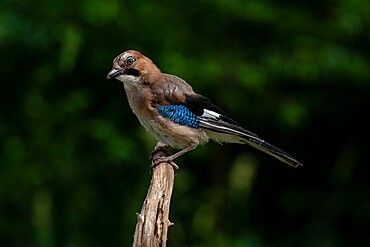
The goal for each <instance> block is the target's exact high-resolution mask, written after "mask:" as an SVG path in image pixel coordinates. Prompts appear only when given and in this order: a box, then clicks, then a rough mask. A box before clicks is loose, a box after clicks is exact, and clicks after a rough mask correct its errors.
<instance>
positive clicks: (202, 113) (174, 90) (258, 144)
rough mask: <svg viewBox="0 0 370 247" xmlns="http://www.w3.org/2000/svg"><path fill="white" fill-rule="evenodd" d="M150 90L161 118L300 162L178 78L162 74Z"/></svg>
mask: <svg viewBox="0 0 370 247" xmlns="http://www.w3.org/2000/svg"><path fill="white" fill-rule="evenodd" d="M152 89H153V92H154V93H155V94H156V99H157V100H158V101H157V102H156V103H157V110H158V112H159V113H160V114H161V115H162V116H163V117H165V118H167V119H170V120H172V121H173V122H175V123H178V124H181V125H185V126H188V127H191V128H202V129H204V130H206V131H207V133H208V136H209V138H211V139H213V140H215V141H218V142H231V143H243V144H248V145H249V146H252V147H254V148H256V149H258V150H260V151H262V152H265V153H267V154H269V155H271V156H273V157H275V158H277V159H279V160H281V161H283V162H285V163H287V164H289V165H291V166H293V167H297V166H299V165H302V164H301V163H300V162H299V161H297V160H296V159H295V158H293V157H292V156H290V155H289V154H287V153H286V152H284V151H283V150H281V149H279V148H277V147H275V146H274V145H272V144H270V143H268V142H266V141H264V140H263V139H261V138H260V137H259V136H257V135H256V134H254V133H252V132H251V131H248V130H246V129H244V128H242V127H241V126H240V125H239V124H238V123H237V122H236V121H235V120H233V119H232V118H230V117H229V116H227V114H226V113H225V112H224V111H222V110H221V109H220V108H219V107H217V106H215V105H214V104H212V102H211V101H210V100H209V99H208V98H206V97H204V96H202V95H199V94H196V93H195V92H194V91H193V89H192V87H191V86H190V85H189V84H187V83H186V82H185V81H184V80H182V79H181V78H179V77H177V76H174V75H169V74H163V77H162V79H161V81H160V83H156V84H155V85H153V88H152Z"/></svg>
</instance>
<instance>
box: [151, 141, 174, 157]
mask: <svg viewBox="0 0 370 247" xmlns="http://www.w3.org/2000/svg"><path fill="white" fill-rule="evenodd" d="M169 150H170V147H168V146H166V145H164V144H162V143H160V142H158V143H157V145H155V147H154V150H153V151H152V152H151V153H150V156H149V161H152V160H154V159H155V158H154V157H155V156H156V155H157V154H158V152H163V153H165V154H166V155H168V151H169Z"/></svg>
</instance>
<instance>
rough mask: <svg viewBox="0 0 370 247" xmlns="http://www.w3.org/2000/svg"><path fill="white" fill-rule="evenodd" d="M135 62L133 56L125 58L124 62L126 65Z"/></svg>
mask: <svg viewBox="0 0 370 247" xmlns="http://www.w3.org/2000/svg"><path fill="white" fill-rule="evenodd" d="M134 62H135V59H134V58H133V57H128V58H127V59H126V64H127V65H132V64H133V63H134Z"/></svg>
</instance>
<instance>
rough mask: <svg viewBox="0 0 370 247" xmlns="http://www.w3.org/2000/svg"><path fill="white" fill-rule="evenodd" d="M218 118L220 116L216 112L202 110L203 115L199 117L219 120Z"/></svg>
mask: <svg viewBox="0 0 370 247" xmlns="http://www.w3.org/2000/svg"><path fill="white" fill-rule="evenodd" d="M220 116H221V114H219V113H217V112H214V111H210V110H207V109H204V110H203V115H202V116H201V117H202V118H210V119H215V120H218V119H220Z"/></svg>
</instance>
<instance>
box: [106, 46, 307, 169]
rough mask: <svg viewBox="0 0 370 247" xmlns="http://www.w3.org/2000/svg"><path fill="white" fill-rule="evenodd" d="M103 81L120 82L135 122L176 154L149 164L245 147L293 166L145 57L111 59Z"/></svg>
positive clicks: (293, 163) (130, 54)
mask: <svg viewBox="0 0 370 247" xmlns="http://www.w3.org/2000/svg"><path fill="white" fill-rule="evenodd" d="M107 78H108V79H110V78H116V79H118V80H120V81H122V82H123V84H124V88H125V91H126V95H127V99H128V102H129V105H130V107H131V108H132V110H133V112H134V113H135V115H136V116H137V117H138V119H139V121H140V123H141V124H142V125H143V126H144V127H145V128H146V129H147V130H148V131H149V132H150V133H151V134H152V135H153V136H154V137H155V138H156V139H157V140H158V142H159V143H158V145H157V146H161V147H172V148H177V149H181V150H180V151H179V152H177V153H175V154H173V155H170V156H168V157H162V158H160V159H158V160H155V161H154V164H159V163H161V162H170V163H172V164H174V163H173V162H172V161H173V160H174V159H175V158H177V157H179V156H181V155H183V154H184V153H186V152H188V151H190V150H192V149H194V148H195V147H196V146H197V145H199V144H203V143H206V142H207V141H208V140H209V139H213V140H215V141H217V142H233V143H242V144H248V145H250V146H252V147H254V148H257V149H259V150H261V151H263V152H265V153H267V154H269V155H271V156H274V157H275V158H277V159H279V160H281V161H283V162H285V163H287V164H289V165H291V166H294V167H297V166H299V165H301V163H300V162H299V161H297V160H296V159H295V158H293V157H292V156H290V155H289V154H287V153H286V152H284V151H282V150H281V149H279V148H277V147H275V146H273V145H271V144H270V143H268V142H266V141H264V140H262V139H261V138H260V137H258V136H257V135H255V134H254V133H252V132H250V131H248V130H245V129H244V128H242V127H241V126H239V124H238V123H237V122H236V121H234V120H232V119H231V118H230V117H228V116H227V115H226V114H225V113H224V112H223V111H222V110H221V109H220V108H218V107H217V106H215V105H213V104H212V102H211V101H210V100H209V99H207V98H206V97H204V96H201V95H199V94H196V93H195V92H194V91H193V88H192V87H191V86H190V85H189V84H188V83H186V82H185V81H184V80H183V79H181V78H179V77H177V76H174V75H170V74H165V73H162V72H161V71H160V70H159V68H158V67H157V66H156V65H155V64H154V63H153V62H152V61H151V60H150V59H149V58H147V57H145V56H144V55H142V54H141V53H140V52H138V51H134V50H129V51H126V52H124V53H122V54H120V55H119V56H117V57H116V58H115V59H114V60H113V68H112V69H111V71H110V72H109V73H108V75H107Z"/></svg>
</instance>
